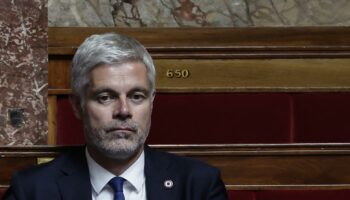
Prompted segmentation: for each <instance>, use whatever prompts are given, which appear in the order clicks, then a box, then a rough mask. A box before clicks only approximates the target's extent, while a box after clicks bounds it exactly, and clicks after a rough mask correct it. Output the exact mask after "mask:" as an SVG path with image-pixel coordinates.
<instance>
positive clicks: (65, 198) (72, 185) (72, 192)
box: [57, 150, 92, 200]
mask: <svg viewBox="0 0 350 200" xmlns="http://www.w3.org/2000/svg"><path fill="white" fill-rule="evenodd" d="M61 172H62V176H61V177H60V178H59V179H58V180H57V184H58V187H59V190H60V193H61V196H62V200H77V199H84V200H85V199H90V200H91V199H92V197H91V183H90V178H89V169H88V167H87V163H86V158H85V153H84V150H81V151H79V153H74V154H72V155H70V156H68V157H67V159H66V160H65V162H64V164H63V166H62V168H61Z"/></svg>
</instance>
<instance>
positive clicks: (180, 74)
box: [166, 69, 190, 78]
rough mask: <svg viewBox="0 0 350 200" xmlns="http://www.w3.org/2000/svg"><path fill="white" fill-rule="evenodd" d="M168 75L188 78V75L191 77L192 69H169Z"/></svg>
mask: <svg viewBox="0 0 350 200" xmlns="http://www.w3.org/2000/svg"><path fill="white" fill-rule="evenodd" d="M166 77H168V78H188V77H190V71H189V70H188V69H168V70H167V71H166Z"/></svg>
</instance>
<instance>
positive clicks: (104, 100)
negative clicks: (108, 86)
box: [97, 95, 114, 103]
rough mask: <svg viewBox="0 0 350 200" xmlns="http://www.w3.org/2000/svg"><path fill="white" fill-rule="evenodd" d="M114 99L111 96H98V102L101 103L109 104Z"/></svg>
mask: <svg viewBox="0 0 350 200" xmlns="http://www.w3.org/2000/svg"><path fill="white" fill-rule="evenodd" d="M113 99H114V98H113V97H112V96H110V95H100V96H97V101H98V102H99V103H108V102H110V101H112V100H113Z"/></svg>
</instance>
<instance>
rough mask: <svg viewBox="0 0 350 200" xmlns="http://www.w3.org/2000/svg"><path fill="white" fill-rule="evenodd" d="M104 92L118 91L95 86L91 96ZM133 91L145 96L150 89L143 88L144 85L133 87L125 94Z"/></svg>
mask: <svg viewBox="0 0 350 200" xmlns="http://www.w3.org/2000/svg"><path fill="white" fill-rule="evenodd" d="M104 92H107V93H110V94H118V92H116V91H115V90H113V89H111V88H109V87H101V88H97V89H96V90H93V91H92V95H93V96H97V95H98V94H101V93H104ZM135 92H142V93H144V94H146V95H147V96H149V95H150V93H151V91H150V90H148V89H147V88H144V87H135V88H132V89H131V90H130V91H129V92H128V93H127V94H131V93H135Z"/></svg>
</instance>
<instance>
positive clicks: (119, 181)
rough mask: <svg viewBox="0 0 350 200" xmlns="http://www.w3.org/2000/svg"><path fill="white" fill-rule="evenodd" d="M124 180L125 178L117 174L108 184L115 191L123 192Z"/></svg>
mask: <svg viewBox="0 0 350 200" xmlns="http://www.w3.org/2000/svg"><path fill="white" fill-rule="evenodd" d="M124 181H125V179H124V178H122V177H118V176H116V177H114V178H112V179H111V180H110V181H109V182H108V184H109V185H110V186H111V187H112V188H113V190H114V192H123V184H124Z"/></svg>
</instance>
